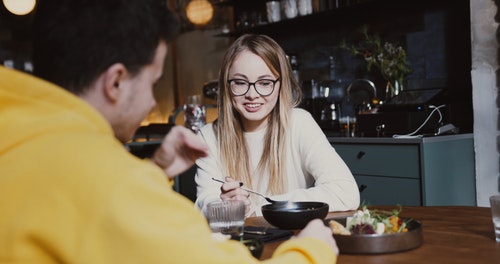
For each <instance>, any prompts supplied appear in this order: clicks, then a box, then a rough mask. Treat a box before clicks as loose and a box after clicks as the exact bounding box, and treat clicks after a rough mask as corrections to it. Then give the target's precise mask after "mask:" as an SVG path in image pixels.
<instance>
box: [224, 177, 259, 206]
mask: <svg viewBox="0 0 500 264" xmlns="http://www.w3.org/2000/svg"><path fill="white" fill-rule="evenodd" d="M224 180H225V181H226V182H225V183H224V184H222V186H221V187H220V191H221V194H220V198H221V200H223V201H225V200H241V201H243V202H245V214H247V213H248V211H250V205H251V200H250V198H249V197H250V193H249V192H247V191H245V190H243V189H241V188H240V187H241V186H242V185H243V183H242V182H239V181H235V180H234V179H233V178H231V177H226V178H225V179H224Z"/></svg>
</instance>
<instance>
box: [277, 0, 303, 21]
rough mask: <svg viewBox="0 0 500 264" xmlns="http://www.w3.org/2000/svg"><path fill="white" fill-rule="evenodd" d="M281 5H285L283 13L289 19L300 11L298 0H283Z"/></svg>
mask: <svg viewBox="0 0 500 264" xmlns="http://www.w3.org/2000/svg"><path fill="white" fill-rule="evenodd" d="M281 5H282V7H283V13H284V14H285V17H286V18H288V19H290V18H295V17H296V16H297V14H298V13H299V11H298V9H297V0H281Z"/></svg>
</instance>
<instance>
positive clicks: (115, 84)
mask: <svg viewBox="0 0 500 264" xmlns="http://www.w3.org/2000/svg"><path fill="white" fill-rule="evenodd" d="M127 75H128V72H127V68H126V67H125V65H123V64H121V63H115V64H113V65H111V66H110V67H109V68H108V69H107V70H106V72H105V75H104V78H105V79H104V89H103V92H104V95H105V96H106V98H108V100H110V101H112V102H116V101H117V100H118V98H119V97H120V92H122V91H123V89H120V85H121V84H123V82H124V80H125V79H126V77H127Z"/></svg>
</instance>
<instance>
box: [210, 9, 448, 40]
mask: <svg viewBox="0 0 500 264" xmlns="http://www.w3.org/2000/svg"><path fill="white" fill-rule="evenodd" d="M449 1H451V0H437V1H436V0H434V1H433V0H422V1H400V0H364V1H358V2H357V3H355V4H351V5H346V6H343V7H340V8H336V9H331V10H325V11H321V12H317V13H313V14H310V15H306V16H297V17H296V18H292V19H284V20H281V21H279V22H275V23H266V24H262V25H258V26H254V27H247V28H241V29H235V30H234V31H231V32H228V33H221V34H217V35H215V36H216V37H239V36H241V35H243V34H246V33H260V34H268V35H272V36H274V37H276V36H288V35H301V34H312V33H315V32H322V31H325V30H334V29H339V28H345V27H346V26H355V27H356V26H357V27H359V26H361V25H363V24H367V23H374V22H375V23H376V22H377V21H386V20H387V19H391V18H398V17H405V16H407V15H412V14H420V13H422V12H423V10H425V9H432V8H439V6H440V5H441V4H444V3H446V2H449ZM226 2H228V3H229V2H231V3H232V4H233V5H238V6H239V8H240V12H241V10H245V8H248V6H247V5H248V3H245V1H238V2H236V1H226ZM242 3H245V4H244V5H241V4H242ZM253 6H254V7H255V3H253ZM235 14H237V11H236V12H235ZM235 17H238V15H236V16H235ZM416 22H418V21H416ZM235 24H236V23H235ZM415 24H416V26H417V27H418V25H419V23H415Z"/></svg>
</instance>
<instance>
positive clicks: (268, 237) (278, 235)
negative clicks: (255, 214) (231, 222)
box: [243, 226, 293, 242]
mask: <svg viewBox="0 0 500 264" xmlns="http://www.w3.org/2000/svg"><path fill="white" fill-rule="evenodd" d="M244 231H250V232H251V231H258V232H265V234H252V233H243V239H254V238H259V239H261V240H262V241H264V242H269V241H274V240H282V239H288V238H290V237H291V236H293V231H291V230H282V229H277V228H267V227H260V226H245V229H244Z"/></svg>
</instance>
